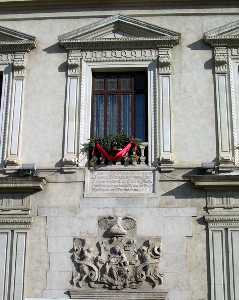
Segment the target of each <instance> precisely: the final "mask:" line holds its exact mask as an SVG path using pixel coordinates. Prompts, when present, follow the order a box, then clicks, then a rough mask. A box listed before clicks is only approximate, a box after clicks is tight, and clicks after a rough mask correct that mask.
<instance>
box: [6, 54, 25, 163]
mask: <svg viewBox="0 0 239 300" xmlns="http://www.w3.org/2000/svg"><path fill="white" fill-rule="evenodd" d="M24 57H25V53H22V52H20V53H15V54H14V59H13V83H12V85H13V86H12V88H13V91H12V99H11V111H10V118H9V142H8V149H7V158H6V164H7V165H10V166H11V165H13V166H15V165H19V164H20V135H21V119H22V102H23V90H24V75H25V59H24Z"/></svg>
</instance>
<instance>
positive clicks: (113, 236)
mask: <svg viewBox="0 0 239 300" xmlns="http://www.w3.org/2000/svg"><path fill="white" fill-rule="evenodd" d="M98 225H99V234H100V235H101V236H102V238H101V239H100V240H98V241H97V242H96V243H93V245H94V246H93V247H91V246H90V245H89V244H88V243H87V241H86V240H85V239H81V238H75V239H74V245H73V249H72V256H71V258H72V262H73V264H74V272H73V275H72V281H71V283H72V285H73V286H75V287H76V288H82V287H86V286H89V287H90V288H105V289H110V290H122V289H126V288H128V289H137V288H139V287H140V286H142V285H143V284H144V283H148V284H150V285H151V286H152V288H154V287H156V286H157V285H159V284H161V283H162V274H161V273H160V272H159V260H160V252H161V249H160V239H159V238H157V239H156V238H152V239H148V240H144V241H142V242H140V243H139V245H140V246H139V247H137V244H136V240H135V235H136V221H135V220H134V219H133V218H131V217H124V218H120V217H102V218H101V219H99V221H98Z"/></svg>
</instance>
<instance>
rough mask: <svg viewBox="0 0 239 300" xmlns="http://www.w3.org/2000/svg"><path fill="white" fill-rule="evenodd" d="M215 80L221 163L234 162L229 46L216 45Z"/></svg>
mask: <svg viewBox="0 0 239 300" xmlns="http://www.w3.org/2000/svg"><path fill="white" fill-rule="evenodd" d="M214 60H215V82H216V105H217V130H218V150H219V161H220V164H221V165H222V166H223V165H227V164H232V161H233V153H232V128H231V127H232V120H231V115H232V113H231V104H230V90H229V78H228V48H227V47H215V48H214Z"/></svg>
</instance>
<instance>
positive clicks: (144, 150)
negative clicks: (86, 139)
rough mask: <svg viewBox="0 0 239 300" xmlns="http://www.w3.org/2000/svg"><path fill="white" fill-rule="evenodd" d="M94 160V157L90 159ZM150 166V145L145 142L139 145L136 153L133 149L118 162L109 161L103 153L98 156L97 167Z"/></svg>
mask: <svg viewBox="0 0 239 300" xmlns="http://www.w3.org/2000/svg"><path fill="white" fill-rule="evenodd" d="M89 158H90V159H92V157H89ZM147 164H148V143H147V142H143V143H140V144H139V145H138V149H137V151H136V153H135V150H134V149H132V150H131V151H130V152H129V153H127V154H126V155H125V156H124V157H123V158H122V159H120V160H117V161H113V162H112V161H109V160H107V159H106V158H105V157H104V156H103V155H102V154H101V153H99V155H97V158H96V161H95V166H96V167H97V166H98V167H100V166H113V165H115V166H135V167H137V166H141V167H142V166H144V165H147Z"/></svg>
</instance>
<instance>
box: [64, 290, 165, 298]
mask: <svg viewBox="0 0 239 300" xmlns="http://www.w3.org/2000/svg"><path fill="white" fill-rule="evenodd" d="M68 294H69V296H70V298H71V299H84V300H87V299H90V300H94V299H97V300H106V299H111V300H112V299H114V300H165V299H166V296H167V292H166V291H155V292H148V291H145V292H141V291H140V292H132V291H115V292H113V291H107V292H101V291H97V292H96V291H94V292H93V291H92V292H91V291H81V290H79V289H76V290H69V291H68Z"/></svg>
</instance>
